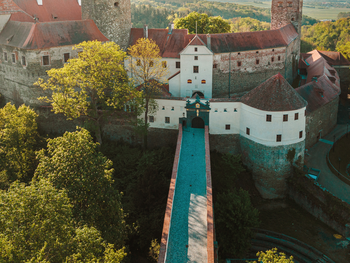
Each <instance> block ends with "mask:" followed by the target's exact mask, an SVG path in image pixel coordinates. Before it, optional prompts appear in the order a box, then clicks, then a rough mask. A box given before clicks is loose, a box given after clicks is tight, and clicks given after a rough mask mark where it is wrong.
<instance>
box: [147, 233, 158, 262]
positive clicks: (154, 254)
mask: <svg viewBox="0 0 350 263" xmlns="http://www.w3.org/2000/svg"><path fill="white" fill-rule="evenodd" d="M159 250H160V244H159V243H158V241H157V239H153V240H152V242H151V246H150V248H149V252H148V255H149V257H150V258H151V260H152V262H158V258H159Z"/></svg>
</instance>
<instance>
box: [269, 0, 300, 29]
mask: <svg viewBox="0 0 350 263" xmlns="http://www.w3.org/2000/svg"><path fill="white" fill-rule="evenodd" d="M302 7H303V4H302V1H300V0H272V2H271V29H278V28H281V27H284V26H286V25H288V24H290V23H292V24H293V25H294V27H295V29H296V30H297V32H298V34H299V35H300V32H301V31H300V30H301V19H302Z"/></svg>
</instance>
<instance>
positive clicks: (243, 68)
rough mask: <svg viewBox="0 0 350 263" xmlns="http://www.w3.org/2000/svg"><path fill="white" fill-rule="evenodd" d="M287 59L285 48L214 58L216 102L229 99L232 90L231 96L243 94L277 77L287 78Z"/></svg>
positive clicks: (221, 54) (215, 55) (226, 54)
mask: <svg viewBox="0 0 350 263" xmlns="http://www.w3.org/2000/svg"><path fill="white" fill-rule="evenodd" d="M285 59H286V48H285V47H281V48H274V49H260V50H252V51H242V52H233V53H220V54H214V62H213V63H214V66H213V98H226V97H228V94H229V89H230V95H231V96H233V95H235V94H242V93H244V92H248V91H250V90H252V89H253V88H255V87H257V86H258V85H260V84H261V83H263V82H264V81H265V80H267V79H268V78H270V77H271V76H273V75H276V74H277V73H281V74H282V75H283V74H284V69H285V65H284V60H285ZM257 60H259V62H257ZM257 63H258V64H257ZM230 72H231V73H230Z"/></svg>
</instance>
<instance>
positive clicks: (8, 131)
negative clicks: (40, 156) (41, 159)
mask: <svg viewBox="0 0 350 263" xmlns="http://www.w3.org/2000/svg"><path fill="white" fill-rule="evenodd" d="M37 116H38V115H37V114H36V113H35V112H34V111H33V110H32V109H30V108H29V107H27V106H25V105H22V106H20V107H19V108H18V109H16V107H15V106H14V105H12V104H11V103H8V104H6V106H5V107H4V108H1V109H0V177H1V179H0V180H1V181H0V188H2V189H6V188H7V187H8V186H9V183H10V182H12V181H15V180H16V179H21V180H23V181H29V178H31V176H32V174H33V173H34V169H35V165H34V162H35V150H36V149H35V146H36V143H37V139H38V131H37V123H36V118H37Z"/></svg>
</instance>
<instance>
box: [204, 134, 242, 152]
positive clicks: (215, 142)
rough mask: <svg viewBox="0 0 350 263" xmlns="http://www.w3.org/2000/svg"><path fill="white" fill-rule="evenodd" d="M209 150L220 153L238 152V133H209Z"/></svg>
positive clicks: (239, 148) (239, 147)
mask: <svg viewBox="0 0 350 263" xmlns="http://www.w3.org/2000/svg"><path fill="white" fill-rule="evenodd" d="M209 139H210V140H209V142H210V150H211V151H218V152H221V153H231V154H240V153H241V145H240V135H239V134H209Z"/></svg>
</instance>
